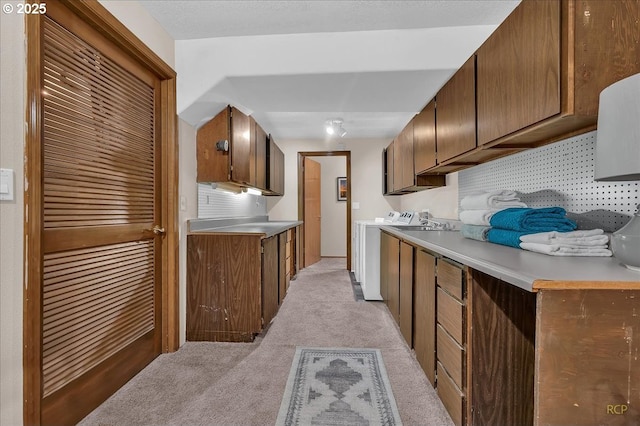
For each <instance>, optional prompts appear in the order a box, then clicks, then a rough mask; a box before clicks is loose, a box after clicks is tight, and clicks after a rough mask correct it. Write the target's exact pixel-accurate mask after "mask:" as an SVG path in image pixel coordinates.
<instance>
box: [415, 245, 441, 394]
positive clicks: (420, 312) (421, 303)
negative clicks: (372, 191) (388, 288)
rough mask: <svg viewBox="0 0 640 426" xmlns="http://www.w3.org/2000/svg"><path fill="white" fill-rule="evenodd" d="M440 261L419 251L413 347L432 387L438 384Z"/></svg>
mask: <svg viewBox="0 0 640 426" xmlns="http://www.w3.org/2000/svg"><path fill="white" fill-rule="evenodd" d="M435 273H436V258H435V257H434V256H433V255H431V254H429V253H427V252H425V251H423V250H419V249H418V250H416V265H415V283H414V312H413V347H414V350H415V353H416V358H417V360H418V363H420V366H421V367H422V369H423V370H424V373H425V374H426V376H427V379H429V382H431V384H432V385H435V383H436V278H435Z"/></svg>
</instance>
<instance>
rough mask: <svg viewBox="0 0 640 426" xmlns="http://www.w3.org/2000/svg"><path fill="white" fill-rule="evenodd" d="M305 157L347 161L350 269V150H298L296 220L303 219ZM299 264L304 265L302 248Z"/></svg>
mask: <svg viewBox="0 0 640 426" xmlns="http://www.w3.org/2000/svg"><path fill="white" fill-rule="evenodd" d="M305 157H346V161H347V236H346V237H347V270H348V271H350V270H351V151H300V152H298V220H301V221H304V170H303V164H304V159H305ZM300 231H301V232H300V247H304V226H301V227H300ZM300 264H301V265H304V250H301V255H300Z"/></svg>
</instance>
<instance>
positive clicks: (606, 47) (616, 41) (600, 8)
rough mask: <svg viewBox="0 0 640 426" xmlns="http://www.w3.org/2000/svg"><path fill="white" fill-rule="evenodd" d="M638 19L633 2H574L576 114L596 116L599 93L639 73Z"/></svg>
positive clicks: (637, 5)
mask: <svg viewBox="0 0 640 426" xmlns="http://www.w3.org/2000/svg"><path fill="white" fill-rule="evenodd" d="M564 12H565V11H564V10H563V13H564ZM639 16H640V2H638V1H637V0H617V1H590V0H577V1H575V20H576V22H575V24H574V25H575V39H576V40H578V41H579V45H578V46H577V48H576V49H575V113H576V115H587V116H593V117H596V116H597V115H598V101H599V96H600V92H601V91H602V90H603V89H604V88H606V87H607V86H609V85H611V84H613V83H614V82H616V81H618V80H622V79H623V78H625V77H628V76H630V75H633V74H636V73H638V72H640V40H639V34H640V25H639V18H638V17H639ZM578 47H579V48H578Z"/></svg>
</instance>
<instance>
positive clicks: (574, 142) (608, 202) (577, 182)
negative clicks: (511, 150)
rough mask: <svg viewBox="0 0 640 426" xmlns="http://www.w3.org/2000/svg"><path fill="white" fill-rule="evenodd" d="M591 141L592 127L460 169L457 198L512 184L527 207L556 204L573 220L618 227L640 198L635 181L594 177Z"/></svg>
mask: <svg viewBox="0 0 640 426" xmlns="http://www.w3.org/2000/svg"><path fill="white" fill-rule="evenodd" d="M595 141H596V132H595V131H594V132H590V133H585V134H583V135H579V136H576V137H573V138H570V139H566V140H563V141H561V142H556V143H553V144H550V145H546V146H543V147H540V148H536V149H531V150H527V151H523V152H520V153H518V154H514V155H511V156H508V157H503V158H499V159H497V160H494V161H491V162H489V163H486V164H481V165H478V166H475V167H472V168H469V169H465V170H462V171H460V172H459V174H458V185H459V188H458V204H459V201H460V200H461V199H462V198H463V197H464V196H466V195H468V194H470V193H472V192H473V191H491V190H496V189H512V190H515V191H518V192H519V193H520V198H521V199H522V201H523V202H525V203H526V204H527V205H528V206H529V207H548V206H559V207H563V208H564V209H565V210H567V212H570V213H572V214H571V215H570V216H571V217H572V218H574V219H576V220H578V224H579V225H580V224H581V221H582V223H583V224H584V225H585V227H591V226H592V225H598V226H599V227H602V228H603V229H605V230H608V231H612V230H615V229H619V228H620V227H621V226H623V225H624V224H625V223H626V222H627V221H628V220H629V218H630V216H631V215H632V214H633V213H635V211H636V206H637V205H638V204H639V203H640V195H639V193H640V181H628V182H613V183H612V182H607V183H605V182H595V181H594V180H593V175H594V155H595ZM619 155H624V153H619ZM573 214H575V215H573Z"/></svg>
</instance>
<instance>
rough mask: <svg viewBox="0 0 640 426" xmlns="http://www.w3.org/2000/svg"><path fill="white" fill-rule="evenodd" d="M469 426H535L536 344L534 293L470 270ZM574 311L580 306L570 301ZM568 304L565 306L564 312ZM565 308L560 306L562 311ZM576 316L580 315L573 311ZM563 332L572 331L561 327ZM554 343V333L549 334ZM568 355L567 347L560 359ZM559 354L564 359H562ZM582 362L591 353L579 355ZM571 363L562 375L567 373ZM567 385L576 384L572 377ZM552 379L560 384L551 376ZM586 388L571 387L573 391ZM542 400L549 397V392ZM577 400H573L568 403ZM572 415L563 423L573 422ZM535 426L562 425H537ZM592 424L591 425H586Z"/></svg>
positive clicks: (578, 409)
mask: <svg viewBox="0 0 640 426" xmlns="http://www.w3.org/2000/svg"><path fill="white" fill-rule="evenodd" d="M470 274H471V281H472V282H471V284H470V285H471V286H472V287H473V289H472V290H471V292H472V296H471V301H470V304H471V313H470V316H471V319H470V321H471V324H472V327H471V331H470V333H471V336H470V341H471V347H472V356H471V366H470V368H471V383H470V385H469V386H470V387H471V390H472V402H471V403H472V405H473V407H472V410H471V416H472V419H471V424H474V425H498V424H504V425H532V424H534V413H533V401H534V393H533V392H534V370H535V352H534V350H535V343H536V342H535V341H536V336H535V334H536V332H535V328H536V324H535V322H536V319H535V318H536V295H535V293H530V292H527V291H524V290H521V289H519V288H518V287H515V286H513V285H511V284H507V283H504V282H502V281H500V280H499V279H497V278H494V277H491V276H489V275H486V274H484V273H482V272H479V271H476V270H471V271H470ZM575 303H576V305H575V308H576V309H579V307H580V302H579V301H576V302H575ZM570 305H571V303H567V304H565V308H569V307H570ZM563 309H564V308H563ZM576 315H578V316H579V314H578V313H577V314H576ZM560 327H562V328H564V329H565V330H566V331H567V332H568V333H571V332H570V331H569V330H572V331H576V328H573V327H569V326H568V325H567V324H566V323H565V322H562V323H561V324H560ZM549 336H550V337H552V338H553V339H554V340H555V339H557V338H559V337H560V336H558V335H557V334H555V333H552V334H550V335H549ZM541 338H544V336H541ZM571 352H573V348H568V351H567V352H566V353H565V354H564V355H568V354H569V353H571ZM564 355H563V356H564ZM583 356H584V357H585V361H586V360H587V359H591V356H592V354H591V353H588V354H587V353H585V354H584V355H583ZM573 369H574V366H573V365H571V366H570V367H569V370H568V371H567V373H569V374H571V373H570V371H573ZM571 375H572V379H571V380H570V382H573V380H575V376H574V375H573V374H571ZM552 380H554V381H555V380H561V377H559V376H554V377H553V379H552ZM584 390H585V389H582V388H579V389H576V391H577V393H581V392H583V391H584ZM541 398H542V400H545V401H548V400H550V399H554V398H555V396H554V395H553V394H552V393H549V394H545V395H542V396H541ZM576 401H579V399H576V400H572V402H576ZM579 405H580V407H572V408H574V410H573V411H572V412H573V413H574V414H577V413H579V412H581V411H588V412H593V411H594V410H596V409H595V408H593V406H589V404H585V405H582V403H580V404H579ZM575 420H576V418H575V417H573V418H572V419H571V421H569V422H568V423H571V424H578V423H575ZM539 424H567V423H562V422H560V423H555V422H551V423H548V422H540V423H539ZM579 424H585V423H579ZM588 424H595V423H588Z"/></svg>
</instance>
